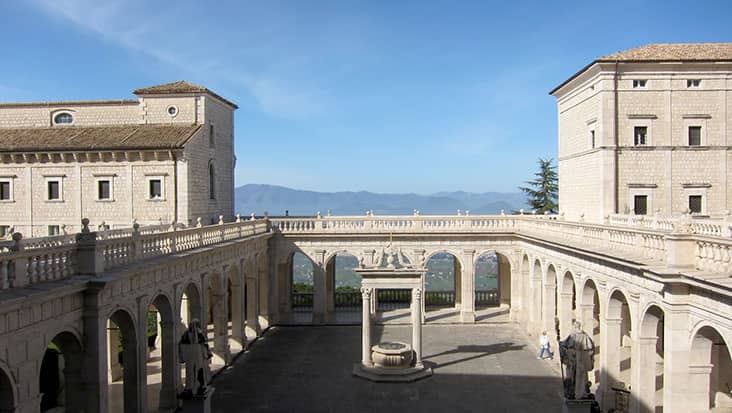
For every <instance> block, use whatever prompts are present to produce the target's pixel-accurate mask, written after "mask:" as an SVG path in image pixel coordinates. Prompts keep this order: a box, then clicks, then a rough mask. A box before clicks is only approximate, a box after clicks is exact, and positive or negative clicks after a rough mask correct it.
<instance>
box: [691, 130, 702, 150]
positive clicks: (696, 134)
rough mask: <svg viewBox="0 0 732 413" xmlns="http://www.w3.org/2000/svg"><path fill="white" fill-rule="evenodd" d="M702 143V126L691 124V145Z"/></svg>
mask: <svg viewBox="0 0 732 413" xmlns="http://www.w3.org/2000/svg"><path fill="white" fill-rule="evenodd" d="M699 145H701V126H689V146H699Z"/></svg>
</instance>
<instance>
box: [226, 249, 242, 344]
mask: <svg viewBox="0 0 732 413" xmlns="http://www.w3.org/2000/svg"><path fill="white" fill-rule="evenodd" d="M242 274H243V272H242V267H241V263H235V264H232V265H230V266H229V268H228V270H227V271H226V279H227V282H228V286H227V294H226V296H227V300H228V303H227V304H228V305H227V309H228V314H227V319H228V321H230V322H231V338H232V340H233V341H234V342H233V343H230V345H234V346H236V347H239V349H243V348H244V347H246V336H245V335H244V302H245V299H244V297H243V295H244V280H242Z"/></svg>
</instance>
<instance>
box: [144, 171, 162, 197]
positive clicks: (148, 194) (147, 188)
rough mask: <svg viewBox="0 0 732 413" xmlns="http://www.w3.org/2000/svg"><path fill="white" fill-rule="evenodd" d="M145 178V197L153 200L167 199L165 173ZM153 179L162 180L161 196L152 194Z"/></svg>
mask: <svg viewBox="0 0 732 413" xmlns="http://www.w3.org/2000/svg"><path fill="white" fill-rule="evenodd" d="M145 178H146V179H145V184H146V185H145V199H146V200H148V201H153V202H161V201H165V175H150V176H147V177H145ZM152 181H160V197H152V196H151V188H150V185H151V183H152Z"/></svg>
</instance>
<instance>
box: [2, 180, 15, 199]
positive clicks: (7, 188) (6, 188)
mask: <svg viewBox="0 0 732 413" xmlns="http://www.w3.org/2000/svg"><path fill="white" fill-rule="evenodd" d="M12 184H13V182H12V181H11V180H9V179H7V180H0V201H12V200H13V185H12Z"/></svg>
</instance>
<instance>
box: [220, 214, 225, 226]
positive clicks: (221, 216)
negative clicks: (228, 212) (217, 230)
mask: <svg viewBox="0 0 732 413" xmlns="http://www.w3.org/2000/svg"><path fill="white" fill-rule="evenodd" d="M223 224H224V216H223V215H219V225H223Z"/></svg>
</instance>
